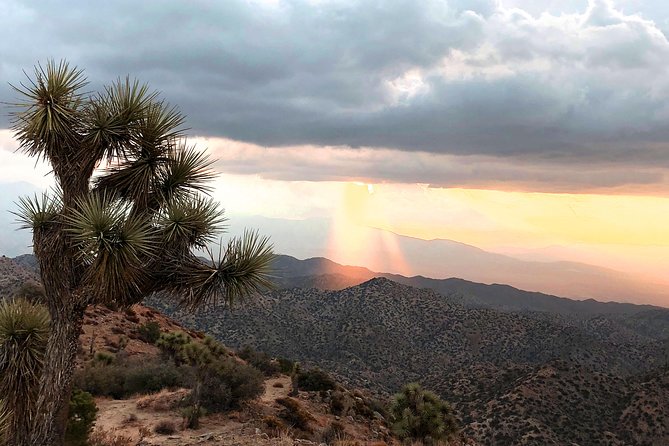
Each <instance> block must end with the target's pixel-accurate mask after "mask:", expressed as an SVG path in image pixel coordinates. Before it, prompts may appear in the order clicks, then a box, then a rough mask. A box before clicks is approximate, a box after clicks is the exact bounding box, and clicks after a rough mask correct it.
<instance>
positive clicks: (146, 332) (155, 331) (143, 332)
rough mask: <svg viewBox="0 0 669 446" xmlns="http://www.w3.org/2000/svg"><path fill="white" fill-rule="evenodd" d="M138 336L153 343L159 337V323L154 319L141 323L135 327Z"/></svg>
mask: <svg viewBox="0 0 669 446" xmlns="http://www.w3.org/2000/svg"><path fill="white" fill-rule="evenodd" d="M137 332H138V334H139V338H140V339H141V340H143V341H144V342H148V343H149V344H155V343H156V342H158V339H160V334H161V333H160V324H159V323H158V322H156V321H149V322H146V323H145V324H142V325H140V326H139V328H138V329H137Z"/></svg>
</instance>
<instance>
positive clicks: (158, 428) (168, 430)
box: [153, 420, 177, 435]
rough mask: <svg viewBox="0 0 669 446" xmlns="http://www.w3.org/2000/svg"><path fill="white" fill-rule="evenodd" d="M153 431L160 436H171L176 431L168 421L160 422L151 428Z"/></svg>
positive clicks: (172, 423)
mask: <svg viewBox="0 0 669 446" xmlns="http://www.w3.org/2000/svg"><path fill="white" fill-rule="evenodd" d="M153 431H154V432H155V433H157V434H161V435H172V434H173V433H175V432H176V431H177V428H176V426H175V425H174V422H172V421H169V420H162V421H159V422H158V424H156V425H155V426H154V427H153Z"/></svg>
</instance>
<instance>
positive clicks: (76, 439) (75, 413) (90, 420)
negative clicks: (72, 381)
mask: <svg viewBox="0 0 669 446" xmlns="http://www.w3.org/2000/svg"><path fill="white" fill-rule="evenodd" d="M97 412H98V408H97V406H96V405H95V401H94V400H93V395H91V394H90V393H88V392H84V391H83V390H80V389H76V388H75V389H74V390H73V391H72V397H71V398H70V411H69V416H68V419H67V427H66V429H65V445H66V446H86V445H87V444H88V436H89V434H90V433H91V430H92V429H93V424H95V415H96V414H97Z"/></svg>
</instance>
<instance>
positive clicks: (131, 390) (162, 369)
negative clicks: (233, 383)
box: [74, 360, 192, 399]
mask: <svg viewBox="0 0 669 446" xmlns="http://www.w3.org/2000/svg"><path fill="white" fill-rule="evenodd" d="M191 375H192V372H191V369H190V368H189V367H177V366H175V365H174V364H172V363H163V362H157V361H149V362H146V361H139V360H134V361H133V360H128V361H122V362H121V361H120V362H117V363H114V364H110V365H104V364H99V363H98V364H93V365H91V364H89V365H87V366H85V367H84V368H83V369H81V370H79V371H77V372H76V373H75V378H74V379H75V383H76V384H77V386H78V387H79V388H81V389H83V390H85V391H87V392H90V393H92V394H93V395H95V396H109V397H112V398H116V399H120V398H125V397H127V396H130V395H133V394H137V393H152V392H157V391H159V390H161V389H169V388H175V387H183V386H185V385H186V384H187V383H188V382H190V381H191Z"/></svg>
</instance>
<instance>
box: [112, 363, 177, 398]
mask: <svg viewBox="0 0 669 446" xmlns="http://www.w3.org/2000/svg"><path fill="white" fill-rule="evenodd" d="M133 365H134V366H133V367H128V368H127V373H126V375H125V382H124V384H123V391H124V394H125V395H133V394H137V393H153V392H158V391H159V390H162V389H172V388H176V387H181V386H183V385H184V384H185V383H186V379H187V376H186V375H187V369H186V368H185V367H181V368H177V367H176V366H174V365H173V364H169V363H168V364H165V363H158V362H148V363H141V362H140V363H133Z"/></svg>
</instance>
